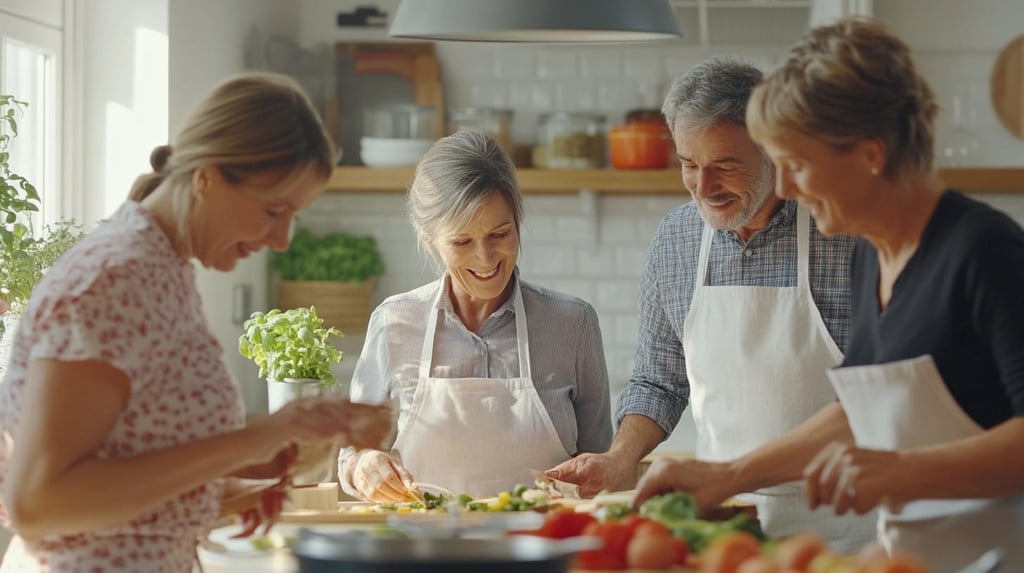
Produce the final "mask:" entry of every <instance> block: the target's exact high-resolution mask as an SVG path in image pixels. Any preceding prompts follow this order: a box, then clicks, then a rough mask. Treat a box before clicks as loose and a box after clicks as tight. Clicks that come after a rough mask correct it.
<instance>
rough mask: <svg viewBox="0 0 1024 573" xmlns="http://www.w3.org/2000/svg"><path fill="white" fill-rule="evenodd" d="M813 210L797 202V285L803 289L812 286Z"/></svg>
mask: <svg viewBox="0 0 1024 573" xmlns="http://www.w3.org/2000/svg"><path fill="white" fill-rule="evenodd" d="M810 244H811V212H810V211H809V210H808V209H807V207H804V206H803V205H802V204H800V203H799V202H798V203H797V204H796V254H797V258H796V261H797V263H796V264H797V286H799V287H800V288H801V289H803V290H808V289H810V288H811V281H810V279H809V278H808V277H809V276H810V271H808V266H809V265H810V262H809V260H810V258H811V248H810Z"/></svg>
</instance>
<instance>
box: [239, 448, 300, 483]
mask: <svg viewBox="0 0 1024 573" xmlns="http://www.w3.org/2000/svg"><path fill="white" fill-rule="evenodd" d="M298 457H299V446H298V444H295V443H291V444H288V445H287V446H285V447H284V448H282V449H281V451H279V452H277V454H275V455H274V459H272V460H270V461H269V462H267V463H265V464H257V465H253V466H249V467H246V468H242V469H241V470H239V471H237V472H235V473H234V474H233V475H232V476H231V477H237V478H244V479H275V478H283V477H285V476H286V475H288V470H289V469H291V467H292V464H294V463H295V460H296V459H297V458H298Z"/></svg>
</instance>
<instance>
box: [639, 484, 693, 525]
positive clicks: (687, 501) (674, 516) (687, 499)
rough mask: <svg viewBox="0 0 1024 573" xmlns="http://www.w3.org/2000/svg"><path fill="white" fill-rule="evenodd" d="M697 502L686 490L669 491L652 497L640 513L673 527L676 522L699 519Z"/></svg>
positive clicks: (642, 506) (641, 508)
mask: <svg viewBox="0 0 1024 573" xmlns="http://www.w3.org/2000/svg"><path fill="white" fill-rule="evenodd" d="M698 513H699V511H698V508H697V502H696V501H695V500H694V499H693V496H692V495H690V494H688V493H686V492H681V491H678V492H675V493H667V494H665V495H659V496H656V497H652V498H650V499H648V500H647V501H645V502H644V503H643V505H641V506H640V515H642V516H644V517H648V518H651V519H654V520H657V521H659V522H661V523H662V524H663V525H665V526H667V527H669V528H672V527H675V525H676V522H679V521H685V520H691V519H697V514H698Z"/></svg>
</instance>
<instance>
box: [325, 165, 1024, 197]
mask: <svg viewBox="0 0 1024 573" xmlns="http://www.w3.org/2000/svg"><path fill="white" fill-rule="evenodd" d="M518 176H519V187H520V189H521V190H522V191H523V193H527V194H537V195H542V194H572V193H578V192H580V191H584V190H587V191H594V192H597V193H602V194H615V195H680V196H683V195H686V191H685V190H684V189H683V182H682V179H681V177H680V175H679V171H678V170H676V169H653V170H648V169H644V170H616V169H520V170H519V172H518ZM939 176H940V177H942V180H943V181H945V182H946V184H947V185H948V186H950V187H953V188H955V189H961V190H963V191H967V192H970V193H1018V194H1024V168H991V169H990V168H964V169H940V170H939ZM412 179H413V168H412V167H388V168H371V167H338V168H337V169H335V170H334V175H333V176H332V177H331V180H330V182H329V183H328V185H327V190H328V192H329V193H373V192H382V193H405V191H406V190H407V189H408V188H409V184H410V183H412Z"/></svg>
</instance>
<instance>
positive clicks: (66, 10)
mask: <svg viewBox="0 0 1024 573" xmlns="http://www.w3.org/2000/svg"><path fill="white" fill-rule="evenodd" d="M78 8H79V7H78V2H77V0H32V1H31V2H28V1H26V0H0V38H2V39H3V40H7V39H10V40H13V41H15V42H18V43H21V44H25V45H29V46H31V47H32V48H33V49H35V50H39V51H40V52H43V53H45V54H46V56H47V58H48V62H49V63H50V65H51V66H52V70H50V71H49V77H48V80H50V83H49V85H48V86H47V87H48V89H49V91H50V93H48V96H47V97H48V101H50V102H52V103H53V105H51V106H49V107H48V108H47V109H46V110H45V114H46V119H45V122H46V125H47V127H48V128H50V133H48V134H46V138H45V139H44V146H45V150H44V154H45V155H44V169H45V173H46V174H45V176H44V177H45V182H42V183H44V184H41V182H39V181H31V183H32V184H33V185H35V186H36V188H37V190H38V191H39V194H40V199H41V203H42V208H41V216H40V217H39V218H38V219H37V221H36V222H37V223H42V224H44V225H45V224H51V223H53V222H56V221H58V220H61V219H76V220H78V221H79V222H81V221H82V219H81V216H82V214H83V212H84V206H83V204H82V199H81V194H80V193H75V192H74V189H75V187H76V184H75V182H76V181H80V177H78V175H79V172H80V166H81V162H80V160H79V158H80V157H81V153H82V150H81V145H80V143H79V142H80V131H81V130H79V129H76V128H75V124H76V122H77V121H80V118H81V111H80V110H81V107H82V98H81V94H82V93H83V90H82V78H81V74H80V73H76V72H79V71H80V68H81V66H78V65H76V60H77V59H78V58H80V55H81V50H80V44H81V38H80V37H78V36H77V35H76V34H74V31H75V29H76V28H77V29H81V25H80V24H79V23H78V22H79V21H80V20H81V18H82V15H81V10H80V9H78ZM5 43H6V42H5V41H0V66H2V65H3V64H2V62H3V61H4V60H3V57H4V53H3V51H4V45H5ZM0 84H2V76H0ZM0 92H4V93H7V92H8V90H7V86H4V85H0ZM29 104H30V105H33V104H36V105H38V102H29ZM36 230H37V232H38V231H39V230H40V226H39V225H37V226H36Z"/></svg>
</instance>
